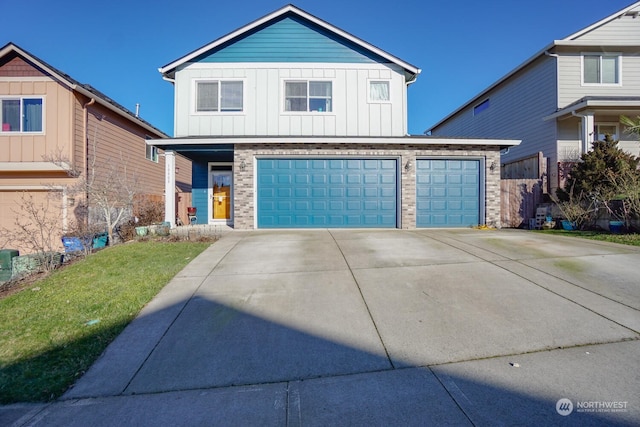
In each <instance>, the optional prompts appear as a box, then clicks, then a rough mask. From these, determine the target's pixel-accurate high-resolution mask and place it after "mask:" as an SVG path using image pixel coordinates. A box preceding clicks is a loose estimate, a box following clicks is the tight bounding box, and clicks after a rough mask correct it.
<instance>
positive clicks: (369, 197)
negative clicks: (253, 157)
mask: <svg viewBox="0 0 640 427" xmlns="http://www.w3.org/2000/svg"><path fill="white" fill-rule="evenodd" d="M257 185H258V192H257V194H258V195H257V204H258V212H257V217H258V228H326V227H330V228H341V227H344V228H346V227H352V228H357V227H361V228H368V227H373V228H380V227H389V228H394V227H396V224H397V187H398V184H397V161H396V160H395V159H258V160H257Z"/></svg>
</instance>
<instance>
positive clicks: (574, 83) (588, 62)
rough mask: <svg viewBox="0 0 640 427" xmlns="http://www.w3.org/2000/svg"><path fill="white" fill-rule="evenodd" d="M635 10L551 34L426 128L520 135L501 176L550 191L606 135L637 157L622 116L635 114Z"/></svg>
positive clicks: (638, 76) (639, 54)
mask: <svg viewBox="0 0 640 427" xmlns="http://www.w3.org/2000/svg"><path fill="white" fill-rule="evenodd" d="M639 15H640V2H636V3H634V4H632V5H631V6H629V7H627V8H625V9H623V10H621V11H619V12H616V13H614V14H613V15H611V16H608V17H606V18H605V19H602V20H601V21H598V22H596V23H595V24H593V25H591V26H589V27H587V28H585V29H583V30H580V31H578V32H576V33H574V34H572V35H570V36H568V37H565V38H564V39H562V40H555V41H554V42H553V43H551V44H550V45H548V46H546V47H545V48H544V49H542V50H541V51H539V52H538V53H536V54H535V55H534V56H532V57H531V58H530V59H528V60H527V61H525V62H524V63H523V64H522V65H520V66H519V67H517V68H516V69H514V70H513V71H511V72H510V73H508V74H507V75H506V76H504V77H503V78H502V79H500V80H498V81H497V82H496V83H494V84H493V85H491V86H490V87H488V88H487V89H485V90H484V91H482V92H481V93H480V94H479V95H478V96H476V97H475V98H473V99H471V100H470V101H469V102H467V103H466V104H464V105H463V106H462V107H460V108H459V109H457V110H456V111H454V112H453V113H452V114H450V115H449V116H447V117H446V118H444V119H443V120H441V121H440V122H438V123H436V124H435V125H433V126H432V127H431V128H430V129H428V130H427V132H426V133H428V134H431V135H433V136H439V137H444V136H449V137H451V136H454V137H486V138H514V139H521V140H522V144H520V145H519V146H517V147H513V148H510V149H508V150H505V151H504V152H503V154H502V177H503V178H505V177H508V178H536V179H537V178H546V179H547V180H548V181H547V185H546V188H545V190H547V191H554V190H555V188H557V187H558V186H559V185H562V179H563V176H564V171H566V166H567V165H569V164H571V163H572V162H575V161H576V160H577V159H579V157H580V155H581V154H582V153H584V152H586V151H588V150H589V149H590V147H591V144H592V143H593V141H594V140H597V139H602V138H603V137H604V134H607V133H608V134H610V135H612V136H613V137H614V138H617V139H620V146H621V148H623V149H624V150H626V151H628V152H630V153H632V154H634V155H638V154H639V152H640V150H639V144H638V141H637V138H636V137H635V136H632V135H628V134H625V132H624V130H625V129H624V128H623V126H622V125H621V124H620V116H621V115H626V116H630V117H636V116H638V115H640V16H639ZM538 152H542V154H543V156H544V158H545V160H546V161H545V162H544V163H546V169H547V171H546V176H543V175H545V174H544V170H538V168H537V164H538V162H537V155H538ZM543 169H544V168H543Z"/></svg>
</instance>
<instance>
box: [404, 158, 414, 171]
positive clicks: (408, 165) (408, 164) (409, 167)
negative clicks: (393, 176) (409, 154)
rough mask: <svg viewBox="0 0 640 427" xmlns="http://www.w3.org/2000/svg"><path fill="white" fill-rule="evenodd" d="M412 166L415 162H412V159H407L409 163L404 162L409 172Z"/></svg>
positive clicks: (405, 168)
mask: <svg viewBox="0 0 640 427" xmlns="http://www.w3.org/2000/svg"><path fill="white" fill-rule="evenodd" d="M412 166H413V163H411V160H407V163H405V164H404V170H405V172H409V171H410V170H411V167H412Z"/></svg>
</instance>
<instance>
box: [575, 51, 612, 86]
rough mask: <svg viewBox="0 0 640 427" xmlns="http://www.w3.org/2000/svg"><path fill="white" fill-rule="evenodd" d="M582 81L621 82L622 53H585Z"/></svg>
mask: <svg viewBox="0 0 640 427" xmlns="http://www.w3.org/2000/svg"><path fill="white" fill-rule="evenodd" d="M582 69H583V74H582V82H583V83H585V84H619V83H620V55H617V54H585V55H583V56H582Z"/></svg>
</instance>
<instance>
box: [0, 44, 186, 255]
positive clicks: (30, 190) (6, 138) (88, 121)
mask: <svg viewBox="0 0 640 427" xmlns="http://www.w3.org/2000/svg"><path fill="white" fill-rule="evenodd" d="M0 104H1V105H0V123H1V125H2V127H1V129H0V229H2V228H6V229H11V228H12V227H14V223H15V219H16V215H17V214H16V211H18V210H19V209H20V205H21V200H22V197H23V196H24V195H25V194H28V195H30V196H33V198H34V200H35V201H36V202H37V203H44V202H45V200H46V197H47V196H48V195H51V194H52V192H53V194H56V193H57V196H58V197H57V198H58V201H59V203H58V210H61V212H59V211H56V212H53V213H52V215H55V216H59V217H60V229H61V232H63V231H64V229H65V228H67V227H69V226H71V225H72V224H73V221H74V220H76V219H78V218H77V217H78V214H77V213H78V209H79V205H80V204H81V201H80V200H76V198H75V196H74V197H71V196H70V195H68V194H66V191H67V190H66V189H68V188H71V187H73V186H74V184H75V183H76V182H77V181H78V179H79V178H75V177H74V175H77V174H78V173H79V174H84V175H85V176H86V175H87V174H88V173H90V170H100V169H105V168H107V167H112V166H113V165H114V164H116V165H119V166H125V165H126V166H127V167H128V170H129V171H133V173H132V176H133V175H135V179H136V180H137V181H138V183H137V184H138V185H137V188H138V189H139V192H140V194H144V195H149V196H151V197H154V198H156V199H157V200H163V199H164V194H165V184H164V176H165V171H164V168H165V164H164V163H165V162H164V157H163V156H162V153H161V152H159V151H158V149H157V148H155V147H152V146H149V145H147V144H146V140H148V139H155V138H166V137H167V135H166V134H164V133H163V132H162V131H160V130H159V129H157V128H155V127H154V126H152V125H151V124H149V123H147V122H146V121H145V120H143V119H141V118H140V117H137V115H136V114H134V113H132V112H130V111H129V110H127V109H125V108H124V107H122V106H121V105H119V104H118V103H116V102H114V101H113V100H112V99H110V98H109V97H107V96H106V95H104V94H102V93H101V92H99V91H97V90H96V89H94V88H92V87H91V86H89V85H86V84H81V83H79V82H77V81H76V80H74V79H72V78H71V77H69V76H68V75H66V74H64V73H63V72H61V71H59V70H57V69H56V68H53V67H52V66H50V65H49V64H47V63H46V62H44V61H42V60H41V59H39V58H37V57H35V56H34V55H32V54H30V53H29V52H27V51H25V50H24V49H21V48H20V47H18V46H16V45H15V44H13V43H9V44H7V45H5V46H4V47H2V48H0ZM177 167H178V168H179V169H180V170H179V173H178V175H177V176H178V186H177V187H178V188H179V190H178V191H180V192H182V191H185V192H190V187H191V162H189V161H188V160H187V159H185V158H183V157H179V158H178V160H177ZM171 194H172V195H173V194H174V191H173V190H172V191H171ZM184 220H185V221H186V215H185V218H184ZM58 240H59V239H58ZM16 249H21V250H22V248H16Z"/></svg>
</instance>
